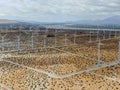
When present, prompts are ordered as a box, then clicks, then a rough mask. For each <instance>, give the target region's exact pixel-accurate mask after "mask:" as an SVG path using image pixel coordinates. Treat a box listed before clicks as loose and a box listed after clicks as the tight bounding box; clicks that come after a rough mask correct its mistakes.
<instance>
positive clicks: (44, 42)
mask: <svg viewBox="0 0 120 90" xmlns="http://www.w3.org/2000/svg"><path fill="white" fill-rule="evenodd" d="M46 38H47V37H46V35H44V41H43V44H44V45H43V46H44V48H46Z"/></svg>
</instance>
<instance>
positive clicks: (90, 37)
mask: <svg viewBox="0 0 120 90" xmlns="http://www.w3.org/2000/svg"><path fill="white" fill-rule="evenodd" d="M91 41H92V37H91V31H90V41H89V42H91Z"/></svg>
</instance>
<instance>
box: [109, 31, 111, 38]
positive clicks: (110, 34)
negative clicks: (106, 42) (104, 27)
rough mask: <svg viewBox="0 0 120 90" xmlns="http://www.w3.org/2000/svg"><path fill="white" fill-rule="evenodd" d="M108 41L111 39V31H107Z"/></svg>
mask: <svg viewBox="0 0 120 90" xmlns="http://www.w3.org/2000/svg"><path fill="white" fill-rule="evenodd" d="M109 39H111V31H109Z"/></svg>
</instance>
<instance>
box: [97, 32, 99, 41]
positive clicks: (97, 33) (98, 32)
mask: <svg viewBox="0 0 120 90" xmlns="http://www.w3.org/2000/svg"><path fill="white" fill-rule="evenodd" d="M98 38H99V31H97V41H98Z"/></svg>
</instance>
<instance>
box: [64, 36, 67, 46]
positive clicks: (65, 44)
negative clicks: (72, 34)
mask: <svg viewBox="0 0 120 90" xmlns="http://www.w3.org/2000/svg"><path fill="white" fill-rule="evenodd" d="M66 38H67V34H65V43H64V46H67V42H66Z"/></svg>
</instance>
